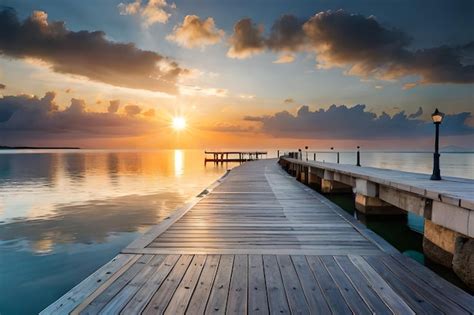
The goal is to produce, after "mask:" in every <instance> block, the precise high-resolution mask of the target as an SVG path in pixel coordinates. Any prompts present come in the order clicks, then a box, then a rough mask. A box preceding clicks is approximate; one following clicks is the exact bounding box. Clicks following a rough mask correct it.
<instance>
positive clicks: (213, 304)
mask: <svg viewBox="0 0 474 315" xmlns="http://www.w3.org/2000/svg"><path fill="white" fill-rule="evenodd" d="M68 313H71V314H99V313H100V314H119V313H120V314H162V313H166V314H184V313H187V314H204V313H205V314H210V313H212V314H223V313H229V314H230V313H238V314H247V313H249V314H276V313H278V314H290V313H291V314H297V313H299V314H331V313H332V314H374V313H376V314H415V313H416V314H469V313H471V314H472V313H474V298H473V296H471V295H470V294H468V293H466V292H464V291H462V290H461V289H459V288H457V287H455V286H453V285H451V284H450V283H448V282H447V281H445V280H443V279H442V278H440V277H439V276H437V275H436V274H434V273H433V272H431V271H430V270H428V269H427V268H425V267H424V266H422V265H420V264H418V263H417V262H415V261H413V260H411V259H409V258H407V257H405V256H403V255H401V254H400V253H399V252H397V251H396V250H395V249H394V248H393V247H391V246H390V245H389V244H388V243H386V242H385V241H384V240H383V239H381V238H380V237H379V236H377V235H376V234H374V233H373V232H371V231H370V230H368V229H366V228H365V227H364V226H363V225H361V224H360V223H358V222H357V221H356V220H355V219H354V218H352V217H351V216H350V215H348V214H347V213H346V212H344V211H343V210H342V209H340V208H338V207H337V206H336V205H334V204H333V203H331V202H329V201H328V200H327V199H325V198H324V197H323V196H321V195H320V194H318V193H316V192H314V191H313V190H311V189H310V188H308V187H307V186H305V185H303V184H302V183H299V182H297V181H295V180H294V178H293V177H291V176H289V175H288V174H287V173H285V172H284V171H283V170H282V169H281V168H280V167H279V166H278V164H277V163H276V160H275V159H268V160H259V161H253V162H247V163H244V164H242V165H240V166H238V167H236V168H234V169H233V170H232V171H230V172H229V173H228V174H227V175H226V176H225V177H223V178H222V179H220V180H219V181H218V182H216V183H214V184H213V185H211V186H210V187H209V188H208V189H206V190H205V191H203V192H202V193H201V194H199V195H198V196H197V197H195V198H194V199H193V200H191V201H190V202H189V203H188V204H187V205H185V206H184V207H183V208H181V209H179V210H177V211H176V212H175V213H174V214H173V215H172V216H170V217H169V218H167V219H165V220H164V221H163V222H162V223H160V224H159V225H157V226H155V227H153V228H152V229H151V230H150V231H149V232H147V233H146V234H144V235H143V237H141V238H139V239H137V240H136V241H134V242H133V243H132V244H130V245H129V246H128V247H127V248H125V249H124V250H123V251H122V252H121V253H120V254H119V255H117V256H116V257H115V258H114V259H113V260H112V261H110V262H109V263H108V264H106V265H104V266H103V267H101V268H100V269H99V270H97V271H96V272H95V273H94V274H92V275H91V276H89V277H88V278H86V279H85V280H84V281H82V282H81V283H80V284H78V285H77V286H76V287H74V288H73V289H71V290H70V291H69V292H68V293H66V294H65V295H64V296H63V297H61V298H60V299H59V300H57V301H56V302H55V303H53V304H51V305H50V306H49V307H48V308H46V309H45V310H44V311H43V312H42V314H68Z"/></svg>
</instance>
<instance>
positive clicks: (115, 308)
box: [99, 255, 165, 314]
mask: <svg viewBox="0 0 474 315" xmlns="http://www.w3.org/2000/svg"><path fill="white" fill-rule="evenodd" d="M164 260H165V256H163V255H156V256H155V257H153V259H152V260H151V261H150V262H149V263H148V264H146V266H145V267H143V269H142V270H141V272H140V273H138V274H137V275H136V276H135V277H134V278H133V279H132V281H130V282H129V283H128V284H127V285H126V286H125V287H124V288H123V289H122V290H121V291H120V292H119V293H118V294H117V295H115V296H114V297H113V298H112V299H111V300H110V301H109V302H108V303H107V305H105V307H104V308H102V309H101V311H100V312H99V314H118V313H120V311H121V310H122V309H123V308H124V306H125V305H127V303H128V301H130V300H131V299H132V298H133V296H134V295H135V293H137V291H138V290H139V289H140V288H141V286H142V285H143V284H144V283H145V282H146V281H147V279H148V276H149V275H151V274H152V273H153V272H154V271H155V270H156V268H158V267H159V266H160V265H161V264H162V262H163V261H164Z"/></svg>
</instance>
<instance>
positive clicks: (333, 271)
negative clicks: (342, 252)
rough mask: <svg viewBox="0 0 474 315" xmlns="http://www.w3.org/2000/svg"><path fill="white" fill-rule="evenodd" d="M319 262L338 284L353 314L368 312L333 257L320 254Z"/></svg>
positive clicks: (365, 305)
mask: <svg viewBox="0 0 474 315" xmlns="http://www.w3.org/2000/svg"><path fill="white" fill-rule="evenodd" d="M321 262H322V263H323V265H324V267H325V268H326V270H327V271H328V272H329V274H330V276H331V278H332V279H333V280H334V282H335V283H336V285H337V286H338V288H339V290H340V292H341V294H342V296H343V297H344V299H345V300H346V302H347V305H349V307H350V309H351V310H352V311H353V312H354V314H368V313H370V312H371V311H370V310H369V308H368V306H367V304H365V302H364V300H363V299H362V298H361V297H360V295H359V293H358V292H357V290H356V289H355V288H354V287H353V285H352V283H351V282H350V281H349V279H348V278H347V276H346V275H345V273H344V272H343V271H342V270H341V268H340V267H339V266H338V264H337V263H336V261H335V260H334V257H332V256H322V257H321Z"/></svg>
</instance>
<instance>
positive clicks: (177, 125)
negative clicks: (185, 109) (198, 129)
mask: <svg viewBox="0 0 474 315" xmlns="http://www.w3.org/2000/svg"><path fill="white" fill-rule="evenodd" d="M171 126H172V127H173V129H174V130H183V129H184V128H186V119H184V117H180V116H177V117H173V121H172V123H171Z"/></svg>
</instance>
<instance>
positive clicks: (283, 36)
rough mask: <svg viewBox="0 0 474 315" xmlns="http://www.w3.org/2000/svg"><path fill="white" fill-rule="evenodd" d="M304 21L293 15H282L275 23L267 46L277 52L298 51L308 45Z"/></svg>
mask: <svg viewBox="0 0 474 315" xmlns="http://www.w3.org/2000/svg"><path fill="white" fill-rule="evenodd" d="M303 24H304V21H303V20H300V19H298V18H297V17H295V16H293V15H291V14H285V15H282V16H281V17H280V18H279V19H278V20H276V21H275V22H274V23H273V26H272V28H271V32H270V36H269V37H268V39H267V46H268V47H269V48H270V49H273V50H276V51H282V50H287V51H296V50H299V49H301V48H302V46H303V45H305V43H306V36H305V33H304V31H303Z"/></svg>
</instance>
